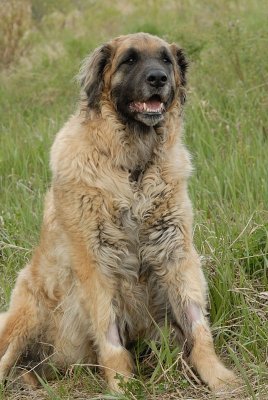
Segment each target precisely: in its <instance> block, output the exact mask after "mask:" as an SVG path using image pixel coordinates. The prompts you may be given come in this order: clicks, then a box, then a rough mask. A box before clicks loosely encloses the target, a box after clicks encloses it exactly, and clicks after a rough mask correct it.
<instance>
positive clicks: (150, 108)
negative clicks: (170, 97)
mask: <svg viewBox="0 0 268 400" xmlns="http://www.w3.org/2000/svg"><path fill="white" fill-rule="evenodd" d="M130 108H131V109H132V110H133V111H138V112H161V111H163V109H164V105H163V103H162V102H161V101H159V100H156V99H149V100H147V101H144V102H141V101H135V102H133V103H131V104H130Z"/></svg>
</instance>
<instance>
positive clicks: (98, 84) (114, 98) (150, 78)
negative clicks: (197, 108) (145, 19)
mask: <svg viewBox="0 0 268 400" xmlns="http://www.w3.org/2000/svg"><path fill="white" fill-rule="evenodd" d="M186 70H187V61H186V59H185V56H184V53H183V51H182V49H180V48H179V47H178V46H177V45H175V44H171V45H170V44H168V43H166V42H165V41H164V40H162V39H160V38H158V37H156V36H152V35H149V34H145V33H137V34H131V35H126V36H120V37H118V38H116V39H114V40H111V41H110V42H108V43H106V44H104V45H103V46H101V47H99V48H97V49H96V50H95V51H94V52H93V53H92V54H91V55H90V56H89V57H88V58H87V59H86V60H85V62H84V64H83V66H82V68H81V71H80V74H79V77H80V82H81V85H82V90H83V92H84V94H86V98H87V105H88V107H89V108H93V109H98V108H99V107H100V102H101V99H103V96H104V95H105V97H106V98H108V99H109V101H111V102H112V104H113V106H114V108H115V110H116V112H117V113H118V115H119V118H120V119H121V120H122V121H123V122H124V123H126V122H136V123H139V124H143V125H146V126H155V125H157V124H158V123H159V122H160V121H162V120H163V119H164V118H165V114H166V112H168V111H169V110H170V109H171V108H172V107H173V106H174V105H175V104H177V103H178V101H179V102H180V103H181V104H183V103H184V102H185V85H186V77H185V74H186Z"/></svg>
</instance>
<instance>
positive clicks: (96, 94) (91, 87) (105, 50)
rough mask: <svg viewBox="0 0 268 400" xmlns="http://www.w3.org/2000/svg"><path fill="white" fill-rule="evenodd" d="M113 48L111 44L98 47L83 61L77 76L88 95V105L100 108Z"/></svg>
mask: <svg viewBox="0 0 268 400" xmlns="http://www.w3.org/2000/svg"><path fill="white" fill-rule="evenodd" d="M111 53H112V48H111V46H110V45H109V44H104V45H103V46H100V47H98V48H97V49H95V50H94V51H93V53H91V54H90V55H89V56H88V57H87V58H86V59H85V61H84V62H83V64H82V67H81V69H80V72H79V74H78V76H77V78H78V81H79V82H80V84H81V88H82V91H83V92H84V94H86V96H87V103H88V107H90V108H98V106H99V101H100V97H101V93H102V90H103V86H104V73H105V67H106V66H107V65H108V63H109V61H110V58H111Z"/></svg>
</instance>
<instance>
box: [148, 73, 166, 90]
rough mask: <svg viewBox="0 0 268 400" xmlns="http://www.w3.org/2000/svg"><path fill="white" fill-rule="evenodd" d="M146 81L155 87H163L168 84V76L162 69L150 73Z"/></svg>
mask: <svg viewBox="0 0 268 400" xmlns="http://www.w3.org/2000/svg"><path fill="white" fill-rule="evenodd" d="M146 81H147V82H148V83H149V84H150V85H151V86H153V87H162V86H164V85H165V84H166V82H167V75H166V73H165V72H164V71H162V70H161V69H154V70H151V71H150V72H149V73H148V75H147V77H146Z"/></svg>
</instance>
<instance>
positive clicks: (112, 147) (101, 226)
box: [0, 33, 236, 391]
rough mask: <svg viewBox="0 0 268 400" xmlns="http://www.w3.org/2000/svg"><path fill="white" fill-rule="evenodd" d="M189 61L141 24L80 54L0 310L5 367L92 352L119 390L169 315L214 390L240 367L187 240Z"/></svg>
mask: <svg viewBox="0 0 268 400" xmlns="http://www.w3.org/2000/svg"><path fill="white" fill-rule="evenodd" d="M186 72H187V60H186V58H185V55H184V52H183V50H182V49H181V48H180V47H178V46H177V45H176V44H168V43H167V42H166V41H164V40H162V39H160V38H158V37H156V36H152V35H150V34H145V33H137V34H130V35H126V36H120V37H118V38H115V39H113V40H111V41H109V42H108V43H106V44H104V45H102V46H101V47H99V48H97V49H96V50H94V51H93V53H92V54H91V55H89V57H88V58H87V59H86V60H85V62H84V64H83V66H82V67H81V70H80V73H79V77H78V78H79V81H80V83H81V98H80V101H79V106H78V110H77V112H76V113H75V114H74V115H72V116H71V117H70V119H69V120H68V122H67V123H66V124H65V125H64V126H63V128H62V129H61V130H60V131H59V133H58V134H57V136H56V139H55V141H54V144H53V146H52V150H51V163H50V166H51V170H52V184H51V188H50V189H49V191H48V193H47V195H46V199H45V208H44V217H43V224H42V230H41V237H40V244H39V246H38V247H37V249H36V250H35V251H34V253H33V256H32V259H31V261H30V262H29V264H28V265H26V266H25V268H24V269H22V271H21V272H20V273H19V275H18V278H17V281H16V285H15V288H14V290H13V292H12V297H11V302H10V307H9V310H8V311H7V312H5V313H2V314H1V317H0V357H1V361H0V379H1V380H2V381H3V380H5V378H6V377H7V375H8V374H9V371H10V370H11V368H12V367H13V366H14V364H15V363H16V362H17V360H18V362H19V363H22V364H23V362H24V361H25V360H26V359H27V360H29V359H31V360H32V361H33V362H34V361H35V362H37V360H38V361H39V362H38V364H40V360H41V361H42V360H44V359H49V360H50V361H51V362H52V363H53V364H54V365H55V366H57V367H58V368H59V369H65V368H68V366H70V365H71V364H74V363H79V362H80V363H87V364H94V363H97V364H98V365H100V366H101V367H102V370H103V373H104V375H105V379H106V381H107V384H108V387H109V388H110V389H111V390H112V391H120V387H119V386H120V385H119V383H118V379H117V376H116V375H117V374H120V375H122V376H123V377H124V379H126V380H127V379H129V378H130V377H131V376H132V374H133V361H132V358H131V355H130V352H129V351H128V350H127V348H128V344H129V343H131V342H133V341H135V340H136V339H137V338H140V337H141V338H147V339H148V338H152V337H154V335H155V331H156V324H158V326H160V327H161V325H163V323H164V322H165V320H166V319H168V321H169V323H170V324H171V325H172V326H173V327H174V330H175V334H176V337H177V339H178V340H179V341H180V343H183V349H184V353H185V357H186V358H187V360H188V361H189V363H190V365H191V366H192V367H193V368H194V369H195V370H196V372H197V373H198V374H199V376H200V378H201V379H202V380H203V382H204V383H206V384H207V385H208V386H209V388H210V389H211V390H214V391H219V390H222V388H223V387H225V385H227V384H230V383H233V382H235V381H236V376H235V375H234V373H233V372H232V371H230V370H228V369H227V368H226V367H225V366H224V365H223V363H222V362H221V361H220V360H219V358H218V357H217V355H216V353H215V350H214V345H213V339H212V335H211V332H210V328H209V324H208V321H207V317H206V314H207V312H206V308H207V299H206V298H207V285H206V281H205V278H204V275H203V272H202V268H201V265H200V259H199V256H198V254H197V252H196V250H195V248H194V245H193V241H192V219H193V217H192V206H191V202H190V200H189V197H188V194H187V180H188V177H189V176H190V174H191V169H192V167H191V162H190V156H189V153H188V151H187V150H186V148H185V146H184V144H183V141H182V130H183V121H182V120H183V105H184V103H185V98H186ZM29 365H31V364H29ZM41 365H43V363H41ZM44 365H45V364H44ZM39 368H40V367H39ZM44 371H45V368H44V370H43V371H40V369H39V370H38V369H37V372H38V373H41V372H43V373H44Z"/></svg>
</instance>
